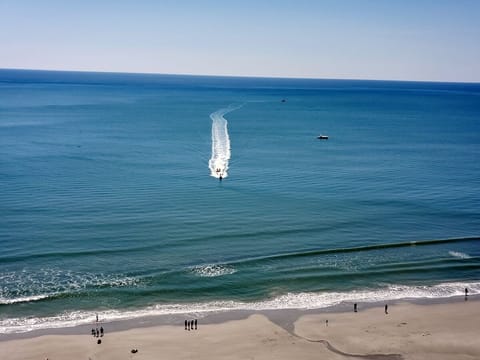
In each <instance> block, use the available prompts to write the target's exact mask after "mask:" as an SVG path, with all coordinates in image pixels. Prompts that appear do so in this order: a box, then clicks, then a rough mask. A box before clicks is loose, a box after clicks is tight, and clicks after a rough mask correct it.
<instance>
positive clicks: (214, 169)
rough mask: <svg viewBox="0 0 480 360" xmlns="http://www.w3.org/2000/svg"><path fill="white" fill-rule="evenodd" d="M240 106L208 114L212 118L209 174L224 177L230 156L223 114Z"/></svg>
mask: <svg viewBox="0 0 480 360" xmlns="http://www.w3.org/2000/svg"><path fill="white" fill-rule="evenodd" d="M240 107H241V106H237V107H228V108H224V109H220V110H217V111H215V112H214V113H212V114H210V118H211V119H212V157H211V158H210V160H209V161H208V167H209V168H210V176H213V177H215V178H220V176H221V177H222V178H226V177H227V176H228V167H229V161H230V156H231V151H230V136H229V135H228V127H227V124H228V122H227V120H226V119H225V118H224V115H225V114H228V113H229V112H231V111H234V110H236V109H239V108H240Z"/></svg>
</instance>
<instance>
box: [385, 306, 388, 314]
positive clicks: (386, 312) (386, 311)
mask: <svg viewBox="0 0 480 360" xmlns="http://www.w3.org/2000/svg"><path fill="white" fill-rule="evenodd" d="M385 314H388V305H387V304H385Z"/></svg>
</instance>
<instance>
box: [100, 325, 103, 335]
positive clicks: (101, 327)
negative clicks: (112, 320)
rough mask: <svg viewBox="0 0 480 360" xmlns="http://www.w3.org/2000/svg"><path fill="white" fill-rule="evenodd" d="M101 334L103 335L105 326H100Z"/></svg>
mask: <svg viewBox="0 0 480 360" xmlns="http://www.w3.org/2000/svg"><path fill="white" fill-rule="evenodd" d="M100 336H102V337H103V326H100Z"/></svg>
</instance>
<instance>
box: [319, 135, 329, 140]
mask: <svg viewBox="0 0 480 360" xmlns="http://www.w3.org/2000/svg"><path fill="white" fill-rule="evenodd" d="M317 139H320V140H328V135H318V136H317Z"/></svg>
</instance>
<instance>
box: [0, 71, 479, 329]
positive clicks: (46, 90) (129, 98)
mask: <svg viewBox="0 0 480 360" xmlns="http://www.w3.org/2000/svg"><path fill="white" fill-rule="evenodd" d="M282 99H284V100H285V101H282ZM479 120H480V85H479V84H447V83H415V82H388V81H346V80H300V79H255V78H222V77H193V76H166V75H140V74H138V75H133V74H101V73H74V72H42V71H20V70H16V71H14V70H0V187H1V192H0V246H1V252H0V330H1V331H2V332H18V331H27V330H30V329H35V328H42V327H54V326H70V325H74V324H78V323H84V322H88V321H91V319H92V314H95V313H96V312H100V313H101V314H102V316H105V317H108V318H110V319H114V318H118V319H120V318H130V317H136V316H141V315H145V314H164V313H168V314H170V313H177V312H190V311H191V312H196V313H197V314H198V313H201V312H204V311H211V310H220V309H240V308H241V309H266V308H269V309H270V308H292V307H294V308H309V307H324V306H331V305H335V304H337V303H339V302H349V301H360V300H362V301H375V300H384V299H395V298H405V297H417V298H418V297H422V298H424V297H448V296H454V295H461V294H462V292H463V289H464V287H469V288H470V292H471V293H472V294H474V293H480V191H479V190H480V161H479V159H480V121H479ZM319 134H326V135H329V139H328V140H317V138H316V137H317V136H318V135H319ZM212 142H213V144H212ZM212 164H213V165H212ZM219 167H221V172H222V174H223V180H222V181H219V179H218V177H219V173H217V172H216V170H217V168H219Z"/></svg>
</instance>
